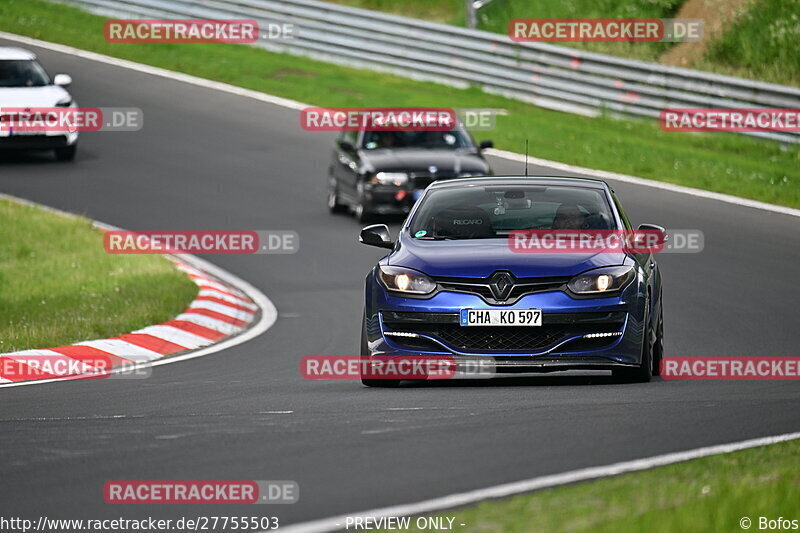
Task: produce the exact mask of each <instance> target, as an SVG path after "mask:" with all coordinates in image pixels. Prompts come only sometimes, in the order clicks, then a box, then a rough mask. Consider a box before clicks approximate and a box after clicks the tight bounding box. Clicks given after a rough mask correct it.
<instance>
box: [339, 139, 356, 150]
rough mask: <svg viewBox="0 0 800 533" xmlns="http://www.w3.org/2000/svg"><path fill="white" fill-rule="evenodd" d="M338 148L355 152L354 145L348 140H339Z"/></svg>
mask: <svg viewBox="0 0 800 533" xmlns="http://www.w3.org/2000/svg"><path fill="white" fill-rule="evenodd" d="M339 148H341V149H342V150H345V151H347V152H355V151H356V147H355V146H353V143H351V142H350V141H339Z"/></svg>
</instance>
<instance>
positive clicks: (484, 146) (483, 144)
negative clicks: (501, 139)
mask: <svg viewBox="0 0 800 533" xmlns="http://www.w3.org/2000/svg"><path fill="white" fill-rule="evenodd" d="M478 147H479V148H480V149H481V150H486V149H487V148H494V143H493V142H492V141H481V143H480V144H479V145H478Z"/></svg>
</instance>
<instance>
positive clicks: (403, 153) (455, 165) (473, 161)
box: [361, 148, 489, 176]
mask: <svg viewBox="0 0 800 533" xmlns="http://www.w3.org/2000/svg"><path fill="white" fill-rule="evenodd" d="M361 160H362V161H363V163H364V167H365V169H364V170H366V171H368V172H381V171H390V172H391V171H403V172H415V171H419V172H424V173H426V174H427V173H428V172H430V171H429V169H430V167H432V166H434V167H436V169H437V173H441V174H442V175H445V176H453V175H456V176H457V175H458V174H459V173H460V172H470V173H476V174H478V173H479V174H486V173H488V172H489V165H488V164H487V163H486V161H484V159H483V158H482V157H481V156H480V155H479V154H477V153H476V152H475V151H472V150H465V149H460V150H438V149H428V148H399V149H396V150H388V149H379V150H363V151H361Z"/></svg>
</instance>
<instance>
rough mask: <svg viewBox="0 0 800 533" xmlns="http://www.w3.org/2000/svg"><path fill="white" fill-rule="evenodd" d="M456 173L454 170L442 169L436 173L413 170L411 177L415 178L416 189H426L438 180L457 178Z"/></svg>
mask: <svg viewBox="0 0 800 533" xmlns="http://www.w3.org/2000/svg"><path fill="white" fill-rule="evenodd" d="M455 177H456V175H455V173H453V172H452V171H449V172H448V171H441V172H437V173H436V174H430V173H429V172H412V173H411V179H412V180H414V188H415V189H424V188H426V187H427V186H428V185H430V184H431V183H433V182H434V181H436V180H447V179H452V178H455Z"/></svg>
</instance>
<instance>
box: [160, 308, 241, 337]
mask: <svg viewBox="0 0 800 533" xmlns="http://www.w3.org/2000/svg"><path fill="white" fill-rule="evenodd" d="M172 320H185V321H186V322H194V323H195V324H197V325H198V326H203V327H206V328H208V329H213V330H215V331H219V332H220V333H224V334H226V335H233V334H234V333H238V332H239V331H241V330H242V328H240V327H239V326H234V325H233V324H229V323H227V322H223V321H222V320H217V319H216V318H211V317H210V316H206V315H198V314H196V313H181V314H180V315H178V316H176V317H175V318H173V319H172Z"/></svg>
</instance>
